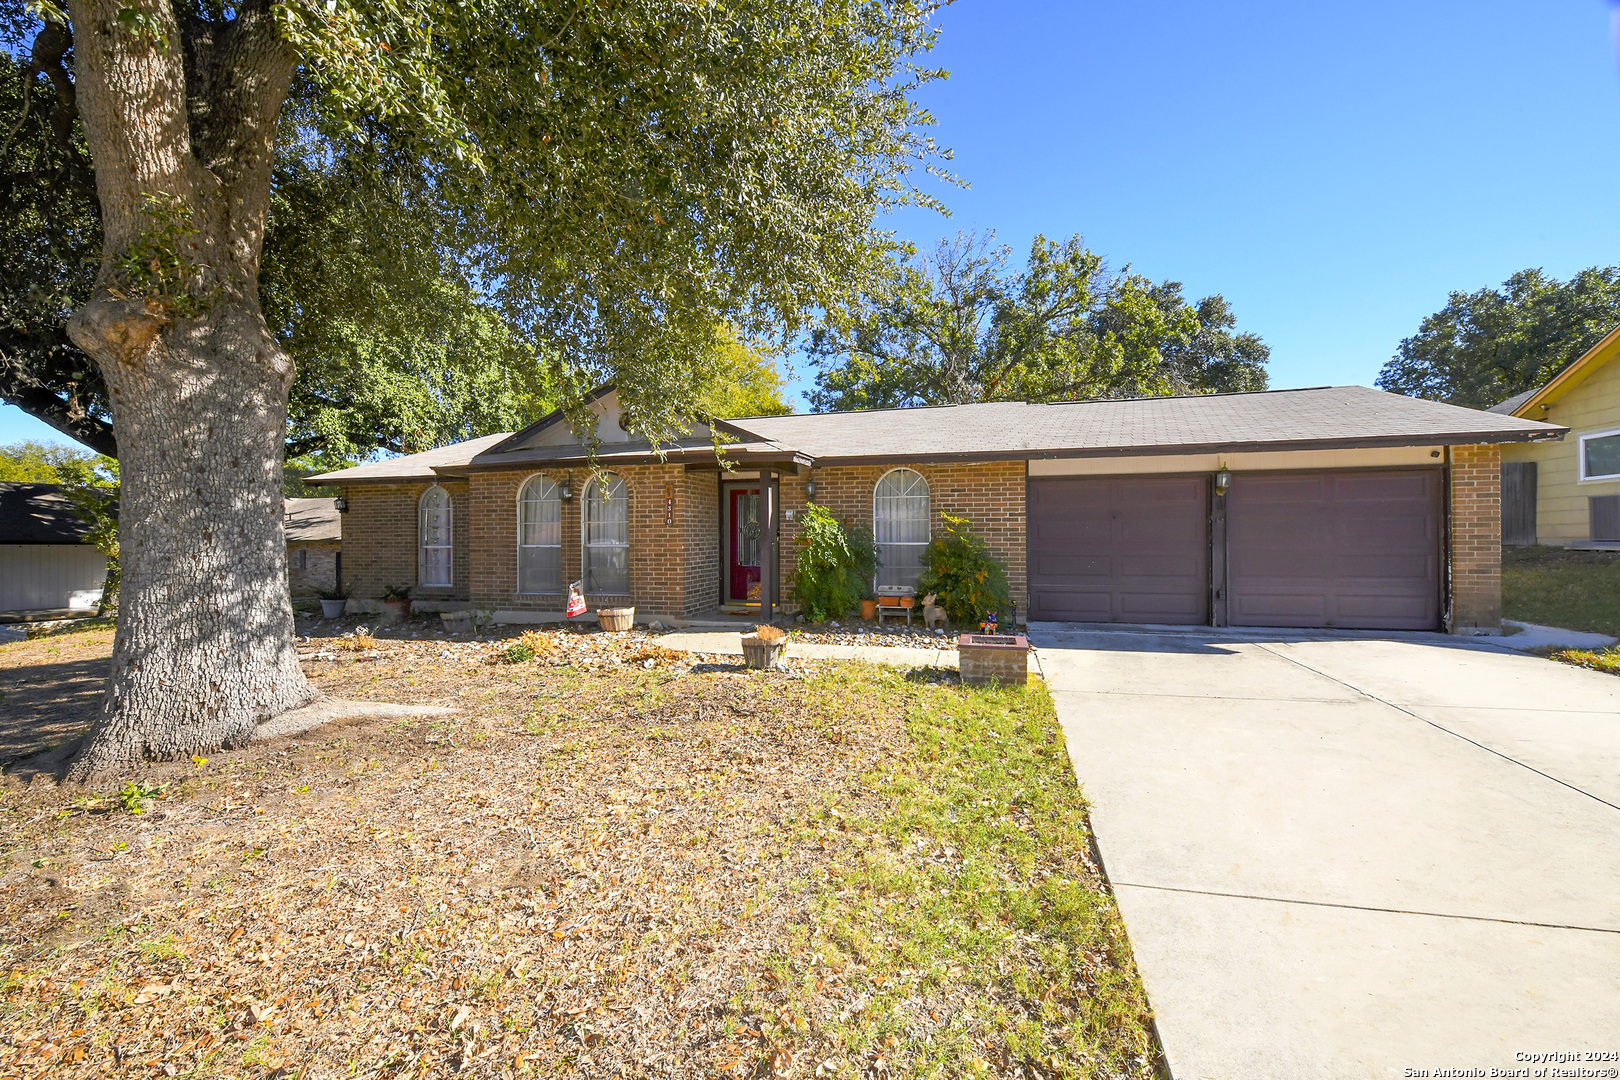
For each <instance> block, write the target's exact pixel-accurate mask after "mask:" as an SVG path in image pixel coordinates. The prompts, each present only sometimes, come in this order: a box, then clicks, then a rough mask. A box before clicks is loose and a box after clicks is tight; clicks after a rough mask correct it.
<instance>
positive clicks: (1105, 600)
mask: <svg viewBox="0 0 1620 1080" xmlns="http://www.w3.org/2000/svg"><path fill="white" fill-rule="evenodd" d="M1029 507H1030V511H1029V512H1030V525H1029V530H1030V532H1029V535H1030V551H1029V564H1030V567H1031V570H1030V616H1031V617H1032V618H1035V619H1050V620H1054V621H1064V622H1162V623H1179V624H1189V623H1190V624H1200V623H1203V622H1205V621H1207V613H1208V605H1209V601H1208V594H1209V531H1208V519H1209V489H1208V481H1207V479H1206V478H1205V477H1203V476H1193V477H1187V476H1175V477H1083V478H1073V479H1067V478H1063V479H1060V478H1041V479H1034V480H1031V481H1030V490H1029Z"/></svg>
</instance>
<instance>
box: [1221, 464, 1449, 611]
mask: <svg viewBox="0 0 1620 1080" xmlns="http://www.w3.org/2000/svg"><path fill="white" fill-rule="evenodd" d="M1440 503H1441V484H1440V471H1439V470H1438V469H1409V470H1389V471H1378V472H1372V471H1369V472H1311V473H1256V474H1244V473H1238V474H1237V475H1236V476H1234V477H1233V478H1232V488H1231V491H1230V492H1229V494H1228V495H1227V552H1228V554H1227V566H1228V568H1229V578H1228V595H1229V601H1228V608H1227V621H1229V622H1230V623H1231V624H1232V625H1233V626H1342V627H1348V628H1353V629H1366V630H1433V629H1436V628H1438V627H1439V625H1440V557H1441V555H1440Z"/></svg>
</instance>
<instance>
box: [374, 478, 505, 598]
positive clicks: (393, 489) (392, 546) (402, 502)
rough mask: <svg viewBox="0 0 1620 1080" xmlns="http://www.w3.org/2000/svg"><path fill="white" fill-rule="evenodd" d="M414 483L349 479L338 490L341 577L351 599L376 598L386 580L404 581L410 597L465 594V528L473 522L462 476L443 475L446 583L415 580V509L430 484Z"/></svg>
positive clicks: (466, 543) (466, 544)
mask: <svg viewBox="0 0 1620 1080" xmlns="http://www.w3.org/2000/svg"><path fill="white" fill-rule="evenodd" d="M432 486H433V485H432V484H428V483H415V484H364V485H361V484H355V485H353V486H351V487H347V488H345V489H344V490H343V494H344V497H345V498H347V499H348V500H349V511H348V513H346V514H344V515H343V580H344V582H346V583H347V584H348V585H349V586H350V587H351V588H352V589H353V590H354V596H355V599H357V600H376V599H378V598H380V597H381V596H382V591H383V588H384V587H385V586H388V585H409V586H410V587H411V598H412V599H414V600H465V599H467V597H468V576H469V575H468V572H469V569H470V566H469V559H468V540H467V536H468V531H469V526H470V524H471V523H472V522H473V520H474V519H473V516H472V515H471V513H470V509H471V507H470V505H469V502H468V488H467V482H466V481H465V480H445V481H443V482H441V483H440V485H439V486H440V487H442V488H444V489H445V490H446V491H448V492H449V493H450V513H451V530H452V536H451V544H452V549H453V550H452V554H453V556H454V572H453V574H452V577H451V580H452V581H453V582H454V584H453V585H452V586H451V587H450V588H443V587H434V586H422V587H418V585H417V581H416V570H417V558H416V509H417V501H418V500H419V499H421V497H422V493H423V492H424V491H426V490H427V489H428V488H430V487H432Z"/></svg>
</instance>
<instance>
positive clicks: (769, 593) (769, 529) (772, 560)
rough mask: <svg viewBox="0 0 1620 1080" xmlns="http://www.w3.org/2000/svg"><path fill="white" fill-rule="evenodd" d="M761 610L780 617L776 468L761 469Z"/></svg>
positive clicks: (769, 617)
mask: <svg viewBox="0 0 1620 1080" xmlns="http://www.w3.org/2000/svg"><path fill="white" fill-rule="evenodd" d="M759 522H760V526H761V531H760V538H759V613H760V615H762V616H763V617H764V619H765V621H766V622H771V621H772V620H773V619H775V618H776V470H774V469H761V470H759Z"/></svg>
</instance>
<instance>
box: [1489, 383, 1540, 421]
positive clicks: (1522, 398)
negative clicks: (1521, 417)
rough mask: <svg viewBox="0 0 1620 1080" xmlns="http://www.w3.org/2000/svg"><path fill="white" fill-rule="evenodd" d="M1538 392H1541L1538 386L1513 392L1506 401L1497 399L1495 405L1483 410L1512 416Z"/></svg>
mask: <svg viewBox="0 0 1620 1080" xmlns="http://www.w3.org/2000/svg"><path fill="white" fill-rule="evenodd" d="M1539 393H1541V389H1540V387H1537V388H1535V389H1533V390H1526V391H1525V392H1524V393H1522V394H1514V395H1513V396H1512V397H1510V398H1508V399H1507V400H1506V401H1498V402H1497V403H1496V404H1495V405H1492V406H1491V407H1490V408H1488V409H1486V410H1485V411H1486V412H1493V413H1501V414H1502V415H1503V416H1513V415H1514V414H1515V413H1517V412H1518V411H1519V409H1521V408H1522V407H1523V406H1524V403H1525V402H1527V401H1529V400H1530V399H1531V398H1533V397H1535V396H1536V395H1537V394H1539Z"/></svg>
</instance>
